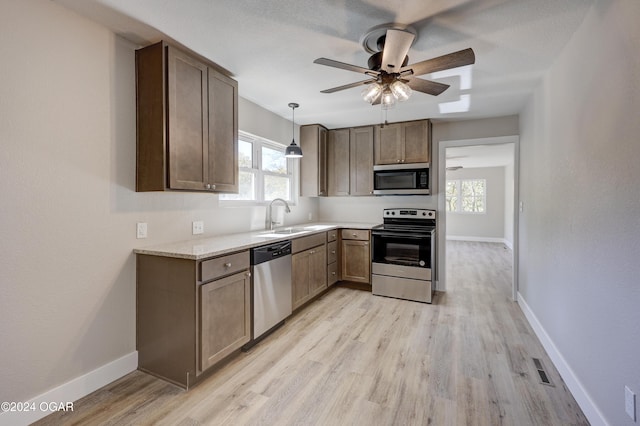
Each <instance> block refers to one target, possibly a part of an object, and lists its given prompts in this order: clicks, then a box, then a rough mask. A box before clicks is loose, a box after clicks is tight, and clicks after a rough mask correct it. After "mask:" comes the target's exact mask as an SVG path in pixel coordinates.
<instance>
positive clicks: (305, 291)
mask: <svg viewBox="0 0 640 426" xmlns="http://www.w3.org/2000/svg"><path fill="white" fill-rule="evenodd" d="M291 284H292V291H291V298H292V300H291V302H292V306H293V309H296V308H297V307H298V306H300V305H302V304H303V303H304V302H306V301H307V300H309V297H310V296H309V295H310V294H311V293H310V290H309V250H305V251H302V252H300V253H296V254H294V255H293V256H291Z"/></svg>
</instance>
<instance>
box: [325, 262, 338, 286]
mask: <svg viewBox="0 0 640 426" xmlns="http://www.w3.org/2000/svg"><path fill="white" fill-rule="evenodd" d="M337 282H338V262H333V263H330V264H329V265H327V285H328V286H331V285H333V284H335V283H337Z"/></svg>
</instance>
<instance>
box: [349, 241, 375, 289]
mask: <svg viewBox="0 0 640 426" xmlns="http://www.w3.org/2000/svg"><path fill="white" fill-rule="evenodd" d="M370 271H371V256H370V254H369V242H368V241H359V240H343V241H342V279H343V280H345V281H354V282H359V283H367V284H368V283H370V282H371V281H370Z"/></svg>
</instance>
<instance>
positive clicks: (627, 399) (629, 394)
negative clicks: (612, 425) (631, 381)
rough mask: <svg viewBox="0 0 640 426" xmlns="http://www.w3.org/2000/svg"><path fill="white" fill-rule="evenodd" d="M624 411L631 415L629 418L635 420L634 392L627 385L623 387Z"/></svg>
mask: <svg viewBox="0 0 640 426" xmlns="http://www.w3.org/2000/svg"><path fill="white" fill-rule="evenodd" d="M624 411H626V412H627V414H628V415H629V417H631V420H633V421H634V422H635V421H636V394H635V393H633V391H632V390H631V389H629V386H625V387H624Z"/></svg>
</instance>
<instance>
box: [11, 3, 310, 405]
mask: <svg viewBox="0 0 640 426" xmlns="http://www.w3.org/2000/svg"><path fill="white" fill-rule="evenodd" d="M0 28H1V29H2V30H1V31H2V37H0V55H1V56H2V58H3V60H2V61H1V62H0V76H1V77H2V78H1V80H0V140H1V141H2V142H1V143H0V194H2V201H1V202H0V217H1V220H0V235H1V236H2V237H1V238H2V243H1V245H0V342H2V343H1V344H0V384H1V385H0V401H24V400H27V399H29V398H31V397H34V396H36V395H39V394H42V393H43V392H45V391H47V390H49V389H51V388H53V387H54V386H57V385H60V384H63V383H65V382H67V381H69V380H71V379H74V378H77V377H79V376H81V375H82V374H84V373H87V372H90V371H93V370H95V369H98V368H99V367H102V366H104V365H105V364H107V363H109V362H111V361H114V360H116V359H118V358H120V357H122V356H124V355H127V354H131V353H134V351H135V323H136V321H135V258H134V255H133V253H132V249H133V248H135V247H139V246H144V245H153V244H157V243H162V242H169V241H177V240H183V239H190V238H192V236H191V221H192V220H196V219H198V220H204V222H205V235H204V236H212V235H218V234H226V233H231V232H240V231H247V230H249V229H257V228H261V227H262V226H263V225H264V212H265V208H264V206H261V207H254V208H246V207H245V208H221V207H219V205H218V197H217V196H216V195H213V194H193V193H136V192H135V189H134V188H135V141H136V140H135V137H136V136H135V135H136V132H135V82H134V46H132V45H130V44H129V43H128V42H125V41H124V40H122V39H120V38H118V37H116V36H115V35H114V34H113V33H112V32H110V31H108V30H106V29H105V28H103V27H101V26H99V25H97V24H96V23H94V22H92V21H89V20H87V19H84V18H82V17H80V16H78V15H76V14H75V13H73V12H70V11H68V10H66V9H64V8H63V7H61V6H59V5H57V4H56V3H53V2H51V1H48V0H30V1H3V2H0ZM239 115H240V116H239V120H240V126H241V128H242V127H243V126H244V127H246V130H248V131H250V132H252V133H255V134H258V135H261V136H265V137H268V138H271V139H275V140H278V141H282V142H284V143H288V142H289V141H290V138H291V134H290V132H291V122H290V121H288V120H286V119H284V118H280V117H278V116H275V115H273V114H271V113H269V112H267V111H265V110H262V109H261V108H259V107H257V106H256V105H253V104H251V103H250V102H247V101H244V100H241V103H240V112H239ZM263 132H264V134H262V133H263ZM293 210H294V212H293V213H292V214H291V215H287V217H286V221H287V223H295V222H301V221H305V220H306V218H307V214H308V213H309V212H312V213H314V214H316V213H317V200H313V199H301V201H300V203H299V204H298V205H297V206H296V207H294V209H293ZM138 221H143V222H148V224H149V238H148V239H146V240H136V239H135V223H136V222H138Z"/></svg>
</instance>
